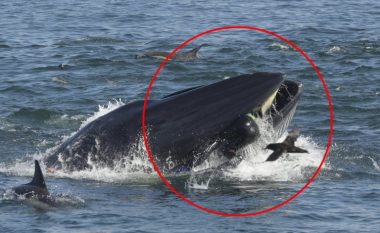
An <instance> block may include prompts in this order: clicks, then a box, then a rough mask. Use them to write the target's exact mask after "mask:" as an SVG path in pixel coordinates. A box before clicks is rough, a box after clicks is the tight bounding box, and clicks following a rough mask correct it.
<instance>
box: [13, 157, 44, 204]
mask: <svg viewBox="0 0 380 233" xmlns="http://www.w3.org/2000/svg"><path fill="white" fill-rule="evenodd" d="M34 166H35V168H34V176H33V179H32V181H31V182H29V183H27V184H23V185H19V186H17V187H14V188H13V190H14V192H15V193H16V194H17V195H22V196H24V197H26V198H32V197H33V198H36V199H38V200H40V201H43V202H47V201H48V199H49V196H50V195H49V191H48V189H47V187H46V183H45V179H44V176H43V174H42V171H41V168H40V165H39V163H38V161H37V160H35V161H34Z"/></svg>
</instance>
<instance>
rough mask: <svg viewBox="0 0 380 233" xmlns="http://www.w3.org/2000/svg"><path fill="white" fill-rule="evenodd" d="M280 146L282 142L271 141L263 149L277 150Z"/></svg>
mask: <svg viewBox="0 0 380 233" xmlns="http://www.w3.org/2000/svg"><path fill="white" fill-rule="evenodd" d="M282 147H283V143H271V144H269V145H267V147H266V148H265V149H268V150H273V151H275V150H279V149H280V148H282Z"/></svg>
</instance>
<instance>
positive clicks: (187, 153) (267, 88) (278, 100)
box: [44, 72, 303, 173]
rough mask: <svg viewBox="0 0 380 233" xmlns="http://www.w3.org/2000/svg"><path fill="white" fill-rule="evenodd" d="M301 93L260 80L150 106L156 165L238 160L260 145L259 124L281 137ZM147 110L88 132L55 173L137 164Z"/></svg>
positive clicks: (70, 144) (62, 153)
mask: <svg viewBox="0 0 380 233" xmlns="http://www.w3.org/2000/svg"><path fill="white" fill-rule="evenodd" d="M302 89H303V85H302V84H301V83H299V82H297V81H293V80H289V79H285V76H284V75H283V74H281V73H268V72H258V73H254V74H243V75H239V76H236V77H233V78H229V79H225V80H222V81H219V82H215V83H211V84H208V85H203V86H196V87H191V88H187V89H184V90H180V91H177V92H174V93H172V94H169V95H167V96H164V97H162V98H158V99H154V100H149V101H148V102H147V107H146V119H145V126H146V129H147V130H146V131H147V139H148V143H149V148H150V150H151V152H152V155H153V158H154V160H155V163H156V164H157V166H158V167H159V168H160V170H161V171H162V172H164V173H177V172H186V171H189V170H190V169H191V168H193V167H195V166H197V165H199V164H201V163H203V162H204V161H205V160H206V159H207V158H209V156H210V154H211V153H213V152H215V153H216V154H218V156H220V157H223V158H224V159H226V160H227V161H229V160H232V159H234V158H236V157H237V156H239V155H238V151H239V150H240V149H241V148H243V147H245V146H247V145H249V144H251V143H255V141H256V140H257V139H258V138H259V137H260V135H261V132H260V130H259V127H258V125H257V122H258V120H260V119H267V121H268V122H269V124H270V125H271V126H272V127H273V129H274V131H275V134H276V135H278V137H279V136H281V135H282V134H283V133H284V132H286V131H287V128H288V125H289V123H290V121H291V120H292V118H293V115H294V113H295V111H296V106H297V103H298V100H299V98H300V95H301V93H302ZM142 106H143V101H142V100H136V101H133V102H130V103H127V104H125V105H123V106H121V107H119V108H117V109H115V110H113V111H111V112H109V113H107V114H105V115H103V116H101V117H99V118H97V119H95V120H94V121H92V122H90V123H88V124H87V125H85V126H84V127H82V128H81V129H80V130H78V132H76V133H75V134H74V135H72V136H71V137H69V138H68V139H67V140H65V141H63V142H62V143H61V144H60V145H59V146H57V147H56V148H55V149H54V150H51V151H50V152H49V153H48V154H47V155H46V156H45V158H44V163H45V164H46V166H47V168H48V170H49V171H54V170H58V169H62V170H66V171H78V170H84V169H92V168H93V167H94V166H99V167H110V168H113V167H115V166H117V164H119V163H120V161H124V160H129V161H130V160H133V159H134V158H135V156H136V152H135V149H136V144H138V143H139V142H141V140H142V139H141V137H142V136H141V127H142V124H141V117H142ZM144 156H145V155H144Z"/></svg>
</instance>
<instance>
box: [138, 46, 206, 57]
mask: <svg viewBox="0 0 380 233" xmlns="http://www.w3.org/2000/svg"><path fill="white" fill-rule="evenodd" d="M204 46H208V44H201V45H199V46H197V47H195V48H193V49H191V50H189V51H187V52H184V53H176V54H174V55H173V56H172V57H171V59H174V60H185V61H192V60H195V59H196V58H198V52H199V50H200V49H201V48H202V47H204ZM168 55H169V53H168V52H147V53H144V54H142V55H137V56H136V58H144V57H152V58H157V59H165V58H166V57H167V56H168Z"/></svg>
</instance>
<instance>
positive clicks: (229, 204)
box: [0, 0, 380, 233]
mask: <svg viewBox="0 0 380 233" xmlns="http://www.w3.org/2000/svg"><path fill="white" fill-rule="evenodd" d="M379 22H380V2H379V1H375V0H364V1H351V0H350V1H328V0H318V1H317V0H311V1H293V0H290V1H289V0H287V1H248V0H243V1H226V0H221V1H219V0H210V1H188V0H184V1H156V2H150V1H137V0H131V1H121V0H120V1H118V0H109V1H101V0H92V1H87V0H85V1H71V0H60V1H57V0H51V1H26V0H12V1H1V2H0V232H141V233H143V232H144V233H145V232H226V233H227V232H228V233H230V232H276V233H277V232H380V216H379V215H380V143H379V142H380V23H379ZM225 25H249V26H256V27H261V28H265V29H268V30H271V31H273V32H276V33H278V34H280V35H282V36H284V37H286V38H287V39H289V40H290V41H292V42H293V43H295V44H296V45H298V46H299V47H300V48H301V49H303V50H304V51H305V53H306V54H307V55H309V56H310V58H311V59H312V60H313V61H314V62H315V64H316V65H317V67H318V68H319V69H320V71H321V73H322V75H323V77H324V79H325V81H326V85H327V87H328V89H329V91H330V94H331V100H332V104H333V109H334V134H333V140H332V145H331V148H330V152H329V154H328V157H327V159H326V163H325V164H324V166H323V168H322V170H321V172H320V173H319V174H318V176H317V177H316V179H315V180H314V181H313V182H312V183H311V185H310V186H309V187H308V188H307V189H306V190H305V191H304V192H303V193H302V194H301V195H299V196H298V197H297V198H295V199H294V200H293V201H291V202H290V203H289V204H287V205H285V206H283V207H282V208H280V209H277V210H275V211H273V212H270V213H267V214H263V215H259V216H254V217H245V218H231V217H230V218H226V217H221V216H216V215H211V214H209V213H205V212H202V211H200V210H198V209H196V208H194V207H191V206H189V205H188V204H186V203H185V202H183V201H182V200H181V199H180V198H178V197H177V196H176V195H174V194H173V193H172V192H171V191H170V190H169V189H168V188H167V187H166V186H165V185H164V184H163V182H162V181H161V180H160V179H159V178H158V176H157V175H156V174H155V173H146V172H144V171H143V170H141V171H139V170H138V169H137V170H136V169H132V168H133V167H134V166H137V167H138V165H141V164H143V165H147V166H149V165H150V163H149V160H148V158H147V155H146V153H145V150H144V146H143V144H142V143H140V144H138V145H136V148H138V150H137V152H136V153H138V154H139V158H140V159H136V160H134V161H133V162H132V163H131V164H130V167H128V166H127V167H125V166H124V167H123V166H120V167H119V168H114V169H111V168H108V167H101V166H94V168H93V169H88V170H85V171H80V172H55V173H48V172H46V170H45V169H46V167H45V165H44V164H41V166H42V168H43V171H44V173H45V176H46V182H47V185H48V188H49V190H50V192H51V193H52V194H54V195H55V196H56V197H57V199H59V200H60V205H59V207H50V206H44V205H41V203H36V202H33V201H31V200H20V199H18V198H15V196H14V195H13V194H12V191H11V187H13V186H15V185H18V184H22V183H27V182H29V181H30V180H31V177H32V175H33V171H34V167H33V160H34V159H39V160H42V158H44V156H46V154H47V153H49V151H51V150H52V148H54V147H56V146H57V145H59V144H60V143H62V141H63V140H65V139H66V138H68V137H70V136H71V135H73V134H74V133H75V132H77V131H78V130H79V129H80V127H83V126H84V125H86V124H87V123H88V122H90V121H92V120H94V119H96V118H98V117H99V116H101V115H104V114H106V113H108V112H110V111H112V110H113V109H115V108H117V107H119V106H121V105H124V104H126V103H129V102H131V101H134V100H138V99H142V98H143V97H144V95H145V91H146V88H147V85H148V83H149V81H150V79H151V77H152V75H153V73H154V72H155V70H156V69H157V67H158V66H159V65H160V63H161V61H162V60H157V59H149V58H141V59H136V55H139V54H142V53H144V52H148V51H171V50H173V49H174V48H175V47H176V46H178V45H179V44H180V43H182V42H183V41H184V40H186V39H188V38H189V37H191V36H193V35H194V34H196V33H200V32H202V31H205V30H207V29H211V28H214V27H220V26H225ZM202 43H207V44H209V45H210V46H208V47H204V48H202V49H201V50H200V53H199V58H198V59H197V60H194V61H175V60H171V61H169V62H168V64H167V65H166V66H165V68H164V69H163V71H162V72H161V73H160V74H159V76H158V78H157V81H156V82H155V83H154V87H153V89H152V93H151V95H150V98H151V99H154V98H160V97H162V96H164V95H167V94H170V93H172V92H174V91H179V90H181V89H184V88H189V87H193V86H197V85H204V84H210V83H214V82H217V81H221V80H223V79H228V78H230V77H234V76H237V75H239V74H247V73H254V72H259V71H265V72H281V73H284V74H286V76H287V78H288V79H291V80H296V81H299V82H301V83H303V85H304V92H303V94H302V96H301V99H300V101H299V105H298V108H297V111H296V114H295V116H294V118H293V121H292V123H291V126H290V127H293V126H294V125H297V126H298V127H299V128H300V129H301V137H300V138H299V139H298V141H297V145H299V146H300V147H303V148H306V149H307V150H308V151H309V153H308V154H302V155H301V154H298V155H297V154H294V155H289V156H284V157H283V158H281V159H280V160H278V161H275V162H273V163H264V162H263V161H264V160H265V158H266V156H267V155H268V153H269V152H268V151H264V150H262V149H260V148H257V147H256V148H255V146H254V145H252V146H251V147H250V148H248V149H247V150H248V156H247V157H246V158H245V159H244V160H243V161H242V162H241V163H240V164H238V165H237V167H236V168H234V169H231V170H228V171H225V172H224V173H223V175H222V176H218V177H213V176H206V175H205V176H203V177H202V176H201V177H199V176H194V175H192V174H185V175H180V176H173V177H168V179H169V180H170V182H171V183H172V185H173V186H174V187H175V188H176V189H177V190H178V191H179V192H180V193H181V194H183V195H184V196H185V197H187V198H188V199H190V200H192V201H194V202H195V203H197V204H200V205H202V206H205V207H207V208H210V209H214V210H217V211H223V212H228V213H247V212H255V211H260V210H263V209H267V208H270V207H271V206H273V205H277V204H279V203H281V202H282V201H284V200H286V199H287V198H289V197H291V196H292V195H293V194H294V193H296V192H297V191H298V190H299V189H300V188H301V187H302V186H303V185H304V184H305V182H306V181H308V180H309V178H310V177H311V175H312V174H313V173H314V171H315V170H316V168H317V167H318V166H319V164H320V162H321V160H322V158H323V154H324V151H325V147H326V145H327V139H328V134H329V127H330V126H329V111H328V103H327V99H326V94H325V91H324V89H323V87H322V85H321V81H320V80H319V78H318V76H317V75H316V74H315V72H314V70H313V69H312V68H311V67H310V65H309V64H308V62H307V61H306V60H305V59H304V58H303V57H302V56H300V54H299V53H298V52H297V51H295V50H294V49H293V48H291V47H290V46H289V45H287V44H286V43H284V42H282V41H280V40H279V39H276V38H274V37H271V36H269V35H265V34H262V33H258V32H253V31H241V30H240V31H239V30H234V31H223V32H218V33H214V34H211V35H207V36H204V37H202V38H200V39H198V40H195V41H193V42H191V43H190V44H188V45H186V47H185V48H184V49H183V50H184V51H186V50H189V49H191V48H193V47H195V46H197V45H200V44H202ZM59 64H63V65H64V69H60V68H59V67H58V65H59ZM241 101H244V100H241ZM225 107H226V108H228V107H229V106H225ZM269 141H270V139H268V142H269Z"/></svg>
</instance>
